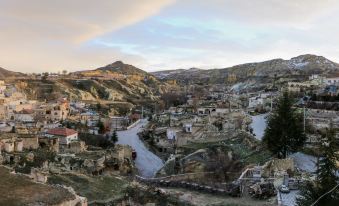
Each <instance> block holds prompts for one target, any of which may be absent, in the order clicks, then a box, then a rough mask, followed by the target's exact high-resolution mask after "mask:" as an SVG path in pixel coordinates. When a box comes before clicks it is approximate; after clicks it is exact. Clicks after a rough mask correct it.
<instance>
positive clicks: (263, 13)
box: [0, 0, 339, 73]
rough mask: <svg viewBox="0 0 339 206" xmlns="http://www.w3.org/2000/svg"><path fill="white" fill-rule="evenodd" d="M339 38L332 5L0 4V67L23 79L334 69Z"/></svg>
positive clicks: (212, 1)
mask: <svg viewBox="0 0 339 206" xmlns="http://www.w3.org/2000/svg"><path fill="white" fill-rule="evenodd" d="M338 36H339V1H337V0H208V1H206V0H124V1H118V0H98V1H93V0H58V1H54V0H30V1H27V0H0V67H2V68H5V69H8V70H12V71H19V72H26V73H33V72H45V71H48V72H57V71H61V70H68V71H78V70H84V69H94V68H98V67H101V66H104V65H107V64H110V63H113V62H115V61H118V60H121V61H123V62H124V63H128V64H132V65H134V66H137V67H139V68H141V69H143V70H146V71H159V70H167V69H179V68H184V69H188V68H192V67H198V68H202V69H209V68H224V67H228V66H232V65H236V64H242V63H249V62H259V61H265V60H269V59H274V58H284V59H289V58H291V57H295V56H298V55H302V54H316V55H321V56H324V57H326V58H328V59H330V60H333V61H336V62H339V38H338Z"/></svg>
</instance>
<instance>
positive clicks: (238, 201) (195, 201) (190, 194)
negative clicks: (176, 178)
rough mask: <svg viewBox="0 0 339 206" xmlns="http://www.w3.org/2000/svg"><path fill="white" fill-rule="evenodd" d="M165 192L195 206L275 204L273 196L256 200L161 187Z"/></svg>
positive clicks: (268, 205)
mask: <svg viewBox="0 0 339 206" xmlns="http://www.w3.org/2000/svg"><path fill="white" fill-rule="evenodd" d="M161 189H162V190H164V191H165V192H166V193H169V194H171V195H173V196H176V197H178V198H179V200H180V201H183V202H188V203H190V204H191V205H197V206H207V205H209V206H212V205H214V206H217V205H218V206H273V205H277V204H276V201H275V198H274V197H273V198H271V199H268V200H256V199H253V198H250V197H248V198H247V197H242V198H237V197H229V196H221V195H220V196H219V195H211V194H206V193H200V192H195V191H190V190H186V189H178V188H161Z"/></svg>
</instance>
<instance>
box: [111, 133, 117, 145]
mask: <svg viewBox="0 0 339 206" xmlns="http://www.w3.org/2000/svg"><path fill="white" fill-rule="evenodd" d="M117 141H118V135H117V131H116V130H113V133H112V142H114V144H115V143H116V142H117Z"/></svg>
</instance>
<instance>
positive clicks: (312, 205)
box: [310, 184, 339, 206]
mask: <svg viewBox="0 0 339 206" xmlns="http://www.w3.org/2000/svg"><path fill="white" fill-rule="evenodd" d="M338 186H339V184H337V185H336V186H335V187H333V188H332V189H331V190H330V191H328V192H326V193H325V194H323V195H321V196H320V197H319V198H318V199H317V200H316V201H315V202H313V203H312V204H311V205H310V206H314V205H315V204H317V202H318V201H319V200H320V199H321V198H323V197H324V196H325V195H327V194H329V193H331V192H333V191H334V190H335V189H336V188H337V187H338Z"/></svg>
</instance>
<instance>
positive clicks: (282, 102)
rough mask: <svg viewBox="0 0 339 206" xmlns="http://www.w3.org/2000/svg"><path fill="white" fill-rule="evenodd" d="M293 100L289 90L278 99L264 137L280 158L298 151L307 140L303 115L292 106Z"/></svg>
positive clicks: (265, 142) (265, 141)
mask: <svg viewBox="0 0 339 206" xmlns="http://www.w3.org/2000/svg"><path fill="white" fill-rule="evenodd" d="M292 101H293V99H292V98H291V97H290V95H289V93H288V92H284V93H283V95H282V96H281V97H280V98H279V99H278V104H277V108H276V109H275V110H274V111H273V112H272V113H271V115H270V116H269V118H268V123H267V128H266V130H265V134H264V137H263V143H264V144H265V145H266V146H267V148H268V149H269V150H270V151H271V152H272V153H273V154H274V155H276V156H277V157H278V158H286V156H287V155H288V154H289V153H291V152H296V151H298V150H299V149H300V148H301V147H302V146H303V145H304V143H305V141H306V135H305V133H304V131H303V123H302V122H303V121H302V116H301V115H300V114H299V113H297V112H296V110H295V109H293V108H292V105H293V102H292Z"/></svg>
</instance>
